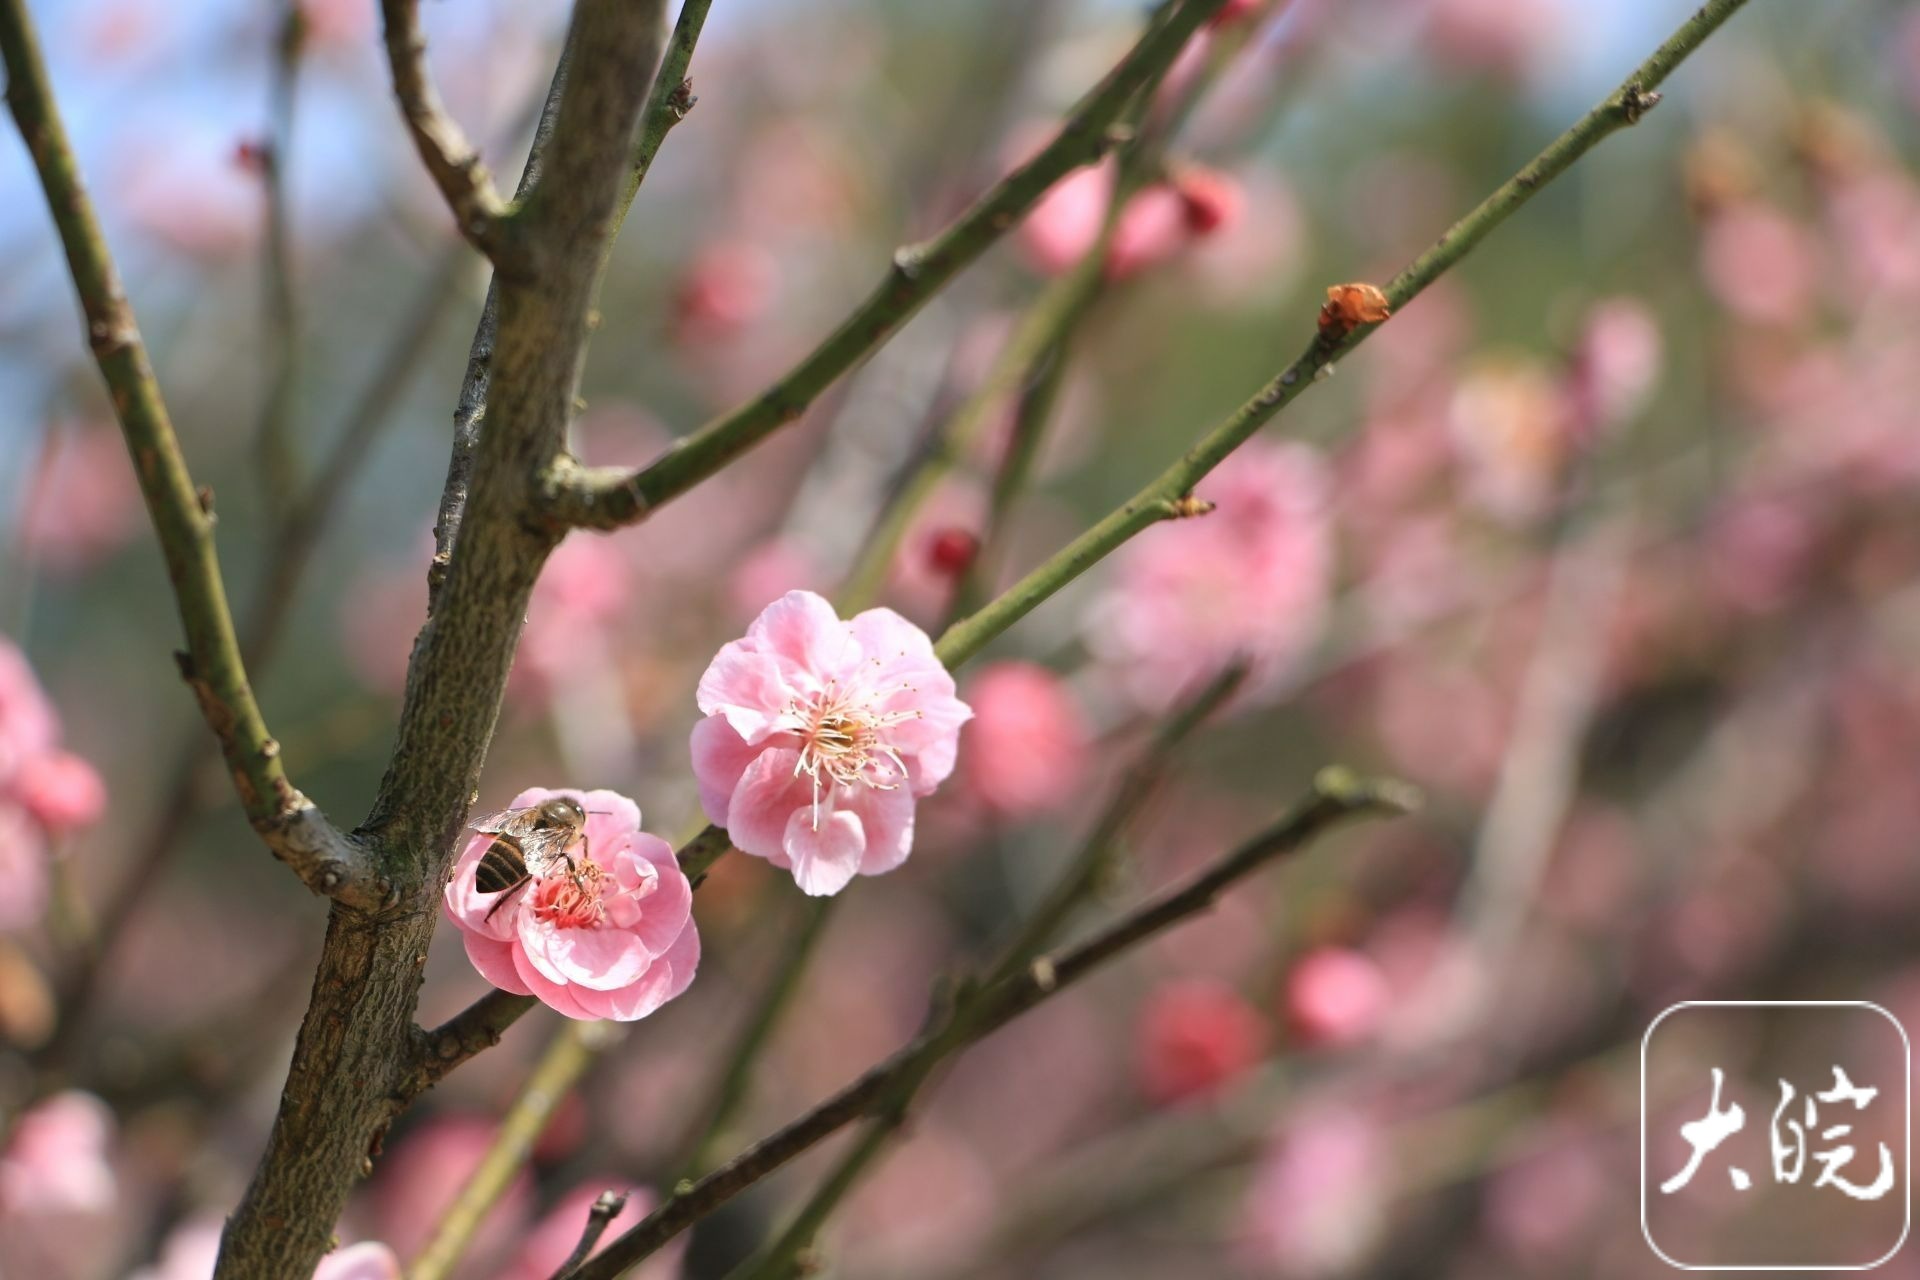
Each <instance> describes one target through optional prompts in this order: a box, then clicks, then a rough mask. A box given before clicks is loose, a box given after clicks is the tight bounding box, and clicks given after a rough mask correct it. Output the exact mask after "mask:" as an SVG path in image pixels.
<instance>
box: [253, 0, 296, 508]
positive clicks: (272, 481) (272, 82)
mask: <svg viewBox="0 0 1920 1280" xmlns="http://www.w3.org/2000/svg"><path fill="white" fill-rule="evenodd" d="M306 32H307V21H306V15H305V14H304V13H303V12H302V10H301V8H300V6H299V4H297V3H294V2H293V0H287V3H285V4H284V5H283V6H282V9H281V13H280V23H279V28H278V30H277V31H276V32H275V35H274V54H273V61H272V71H271V73H270V75H269V88H268V95H267V98H268V102H267V116H268V124H267V136H266V141H265V145H264V146H263V147H262V148H261V163H262V165H263V171H262V173H261V180H262V183H263V185H264V187H265V190H266V203H267V234H266V237H265V246H264V261H263V264H262V265H263V271H262V273H261V274H262V276H263V282H262V283H263V287H262V290H261V294H262V296H261V303H262V307H261V310H262V313H263V314H262V319H263V320H264V322H265V324H264V328H265V332H266V334H267V336H268V342H269V343H270V345H271V351H272V355H271V368H270V370H269V372H268V376H267V391H266V396H265V398H264V400H263V402H262V404H261V406H260V423H259V426H258V427H257V428H256V429H255V431H254V442H253V446H254V452H255V454H256V456H257V458H258V460H259V466H260V481H261V488H262V490H263V492H264V496H265V498H266V500H267V507H268V510H269V512H270V513H271V514H270V517H269V522H270V525H278V524H279V522H280V521H281V520H283V519H284V518H285V513H286V511H287V508H288V506H289V504H290V503H292V501H293V496H294V494H295V493H296V492H297V491H298V489H299V484H300V477H299V470H300V467H299V457H298V454H297V451H296V450H295V448H294V438H293V421H292V417H293V389H294V382H295V379H296V377H297V375H298V373H299V368H300V332H299V316H298V314H297V312H296V310H295V306H294V297H293V228H292V215H291V211H290V209H289V207H288V206H289V201H288V198H287V169H288V167H289V162H290V161H291V159H292V156H293V122H294V103H295V101H296V100H297V98H298V89H299V77H300V54H301V49H302V46H303V45H304V44H305V43H306Z"/></svg>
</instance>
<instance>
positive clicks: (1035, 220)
mask: <svg viewBox="0 0 1920 1280" xmlns="http://www.w3.org/2000/svg"><path fill="white" fill-rule="evenodd" d="M1112 197H1113V166H1112V164H1110V163H1109V164H1100V165H1095V166H1092V167H1090V168H1085V169H1076V170H1075V171H1074V172H1072V173H1070V174H1068V175H1067V176H1066V177H1064V178H1062V179H1061V180H1060V181H1058V182H1056V183H1054V184H1053V186H1052V187H1051V188H1050V189H1049V190H1048V191H1047V194H1046V195H1044V196H1042V197H1041V198H1040V202H1039V203H1038V204H1036V205H1034V207H1033V212H1032V213H1030V214H1028V215H1027V220H1026V221H1025V222H1023V223H1021V224H1020V231H1019V245H1020V249H1021V252H1022V254H1023V255H1024V256H1025V257H1026V259H1027V262H1028V263H1029V264H1030V265H1031V266H1032V267H1033V268H1034V269H1035V270H1036V271H1039V272H1041V273H1042V274H1043V275H1050V276H1054V275H1060V274H1062V273H1064V272H1067V271H1070V270H1072V269H1073V266H1074V264H1075V263H1077V262H1079V261H1080V259H1082V258H1084V257H1086V256H1087V253H1088V252H1089V251H1090V250H1092V248H1093V246H1094V242H1095V241H1097V240H1098V239H1099V238H1100V228H1101V226H1102V224H1104V223H1105V221H1106V218H1107V202H1108V201H1109V200H1111V199H1112Z"/></svg>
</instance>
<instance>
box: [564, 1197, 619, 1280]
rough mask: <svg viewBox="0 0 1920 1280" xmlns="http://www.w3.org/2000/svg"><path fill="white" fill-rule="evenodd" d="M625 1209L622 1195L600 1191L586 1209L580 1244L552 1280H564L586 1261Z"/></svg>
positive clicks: (574, 1248)
mask: <svg viewBox="0 0 1920 1280" xmlns="http://www.w3.org/2000/svg"><path fill="white" fill-rule="evenodd" d="M626 1207H627V1197H626V1195H625V1194H624V1193H615V1192H612V1191H602V1192H601V1193H600V1195H599V1197H598V1198H597V1199H596V1200H594V1202H593V1204H592V1205H591V1206H590V1207H589V1208H588V1209H587V1225H586V1226H585V1227H583V1228H582V1229H581V1231H580V1243H578V1244H576V1245H574V1246H573V1252H572V1253H570V1254H568V1255H567V1260H566V1261H565V1262H562V1263H561V1264H560V1265H559V1267H558V1268H556V1269H555V1271H554V1273H553V1277H552V1280H564V1277H565V1276H566V1274H567V1273H568V1272H569V1271H571V1270H573V1269H574V1268H575V1267H577V1266H579V1265H580V1264H581V1263H583V1262H585V1261H586V1260H587V1257H588V1255H590V1254H591V1253H592V1252H593V1246H595V1245H597V1244H599V1243H600V1237H601V1236H604V1235H606V1234H607V1228H608V1227H610V1226H612V1225H613V1220H614V1219H615V1218H618V1217H619V1216H620V1213H621V1211H622V1210H624V1209H625V1208H626Z"/></svg>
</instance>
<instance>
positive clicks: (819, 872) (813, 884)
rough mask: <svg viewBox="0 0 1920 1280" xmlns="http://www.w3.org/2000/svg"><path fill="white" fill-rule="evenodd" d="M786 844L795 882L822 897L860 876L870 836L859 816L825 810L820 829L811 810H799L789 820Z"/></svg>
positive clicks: (812, 893) (801, 887) (814, 895)
mask: <svg viewBox="0 0 1920 1280" xmlns="http://www.w3.org/2000/svg"><path fill="white" fill-rule="evenodd" d="M784 843H785V846H786V850H787V857H788V858H790V859H791V860H792V861H793V882H794V883H795V884H797V885H799V886H800V892H802V893H805V894H810V895H811V896H813V897H816V898H819V897H825V896H826V895H828V894H834V893H838V892H840V891H841V890H842V889H844V888H846V887H847V882H848V881H849V880H852V879H853V877H854V876H855V875H856V874H858V873H859V870H860V857H861V855H862V854H863V853H864V852H865V851H866V847H867V835H866V831H865V829H864V828H863V827H862V826H861V823H860V818H859V815H857V814H854V813H850V812H847V811H845V810H838V811H834V812H828V811H826V810H825V809H822V810H821V813H820V822H819V825H818V826H817V827H816V826H815V824H814V821H813V814H812V813H811V812H810V811H809V810H807V809H796V810H794V811H793V816H792V817H790V818H788V819H787V830H786V839H785V842H784Z"/></svg>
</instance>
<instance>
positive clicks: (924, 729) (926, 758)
mask: <svg viewBox="0 0 1920 1280" xmlns="http://www.w3.org/2000/svg"><path fill="white" fill-rule="evenodd" d="M942 674H943V675H944V674H945V673H944V672H943V673H942ZM951 687H952V682H951V678H949V680H948V688H949V692H948V693H947V694H945V695H939V694H934V695H930V696H927V697H926V698H924V699H923V700H922V701H921V702H920V704H919V708H920V716H919V718H918V719H915V720H907V721H903V722H902V723H900V724H899V725H897V726H895V728H894V730H893V738H894V741H895V742H896V743H897V744H898V745H899V749H900V750H901V752H902V753H903V754H907V755H909V756H911V758H912V761H913V765H914V769H913V793H914V794H915V795H917V796H924V795H931V794H932V793H933V790H934V788H935V787H938V786H939V785H940V784H941V783H943V782H945V781H946V780H947V778H948V777H949V776H950V775H951V774H952V773H953V766H954V764H955V762H956V761H957V760H958V759H959V755H960V726H961V725H964V724H965V723H966V722H967V721H969V720H971V719H973V708H971V707H969V706H968V705H967V704H966V703H964V702H962V701H960V699H958V698H956V697H954V696H952V693H951V692H950V690H951Z"/></svg>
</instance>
